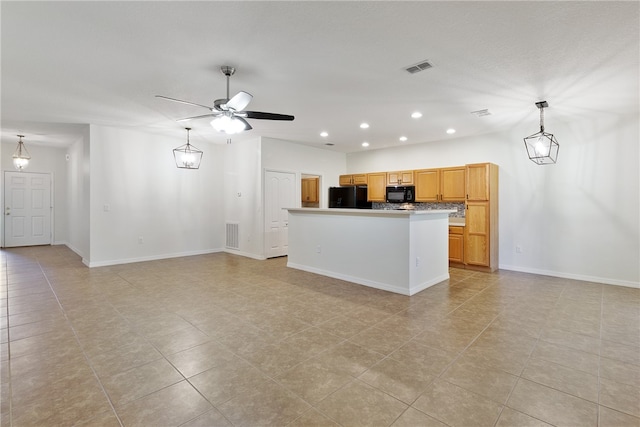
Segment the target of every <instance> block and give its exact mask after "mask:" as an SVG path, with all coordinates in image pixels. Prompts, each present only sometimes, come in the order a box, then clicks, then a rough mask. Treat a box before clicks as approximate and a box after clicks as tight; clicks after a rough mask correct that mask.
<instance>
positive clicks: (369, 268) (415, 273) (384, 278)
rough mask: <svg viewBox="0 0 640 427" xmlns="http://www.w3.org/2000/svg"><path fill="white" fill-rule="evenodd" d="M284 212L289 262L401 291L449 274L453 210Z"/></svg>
mask: <svg viewBox="0 0 640 427" xmlns="http://www.w3.org/2000/svg"><path fill="white" fill-rule="evenodd" d="M288 211H289V249H288V262H287V266H288V267H291V268H296V269H299V270H304V271H309V272H312V273H317V274H321V275H324V276H329V277H334V278H338V279H342V280H346V281H349V282H354V283H358V284H361V285H365V286H370V287H373V288H378V289H383V290H385V291H390V292H395V293H398V294H402V295H414V294H416V293H418V292H420V291H422V290H424V289H426V288H428V287H430V286H433V285H435V284H437V283H440V282H442V281H443V280H447V279H448V278H449V255H448V247H449V246H448V245H449V237H448V233H449V231H448V230H449V229H448V226H449V214H450V213H453V212H456V211H455V210H449V209H442V210H418V211H412V210H376V209H313V208H296V209H288Z"/></svg>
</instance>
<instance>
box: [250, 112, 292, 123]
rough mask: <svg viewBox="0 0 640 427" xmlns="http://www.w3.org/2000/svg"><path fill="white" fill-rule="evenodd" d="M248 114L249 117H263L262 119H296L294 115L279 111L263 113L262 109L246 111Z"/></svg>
mask: <svg viewBox="0 0 640 427" xmlns="http://www.w3.org/2000/svg"><path fill="white" fill-rule="evenodd" d="M244 113H245V114H246V115H247V118H248V119H262V120H288V121H291V120H293V119H294V117H293V116H290V115H288V114H277V113H263V112H261V111H244Z"/></svg>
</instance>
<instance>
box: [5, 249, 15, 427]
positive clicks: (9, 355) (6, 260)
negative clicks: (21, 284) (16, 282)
mask: <svg viewBox="0 0 640 427" xmlns="http://www.w3.org/2000/svg"><path fill="white" fill-rule="evenodd" d="M3 258H4V273H5V286H6V288H7V290H6V298H7V301H6V307H5V310H6V315H7V369H8V370H9V372H8V376H9V426H12V425H13V387H12V385H13V378H12V375H11V328H10V322H9V260H8V258H7V256H6V255H5V256H4V257H3Z"/></svg>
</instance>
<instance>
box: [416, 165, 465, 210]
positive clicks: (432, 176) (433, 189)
mask: <svg viewBox="0 0 640 427" xmlns="http://www.w3.org/2000/svg"><path fill="white" fill-rule="evenodd" d="M414 176H415V178H414V180H415V185H416V202H463V201H464V200H465V196H466V191H465V186H466V181H465V177H466V168H465V167H464V166H456V167H451V168H440V169H421V170H417V171H415V172H414Z"/></svg>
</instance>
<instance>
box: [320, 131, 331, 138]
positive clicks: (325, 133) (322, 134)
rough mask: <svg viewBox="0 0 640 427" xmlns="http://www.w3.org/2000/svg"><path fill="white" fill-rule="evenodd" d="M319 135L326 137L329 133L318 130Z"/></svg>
mask: <svg viewBox="0 0 640 427" xmlns="http://www.w3.org/2000/svg"><path fill="white" fill-rule="evenodd" d="M320 136H321V137H323V138H326V137H328V136H329V134H328V133H327V132H320Z"/></svg>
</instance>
